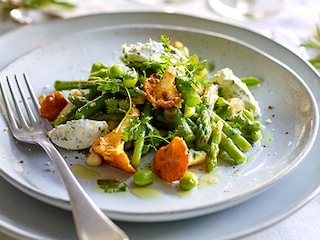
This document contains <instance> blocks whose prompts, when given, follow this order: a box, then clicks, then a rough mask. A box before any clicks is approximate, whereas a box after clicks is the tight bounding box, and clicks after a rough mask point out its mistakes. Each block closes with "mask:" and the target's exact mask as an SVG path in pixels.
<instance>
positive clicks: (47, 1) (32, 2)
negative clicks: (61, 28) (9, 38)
mask: <svg viewBox="0 0 320 240" xmlns="http://www.w3.org/2000/svg"><path fill="white" fill-rule="evenodd" d="M48 6H55V7H59V8H65V9H73V8H75V7H76V5H75V4H73V3H70V2H68V1H60V0H0V12H1V14H2V16H3V18H4V19H6V18H8V17H9V13H10V11H11V10H13V9H16V8H19V9H26V10H27V9H36V10H40V9H41V8H44V7H48Z"/></svg>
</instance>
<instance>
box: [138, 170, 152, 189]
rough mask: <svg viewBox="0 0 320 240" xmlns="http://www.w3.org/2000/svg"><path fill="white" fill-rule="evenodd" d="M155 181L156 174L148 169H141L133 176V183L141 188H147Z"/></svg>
mask: <svg viewBox="0 0 320 240" xmlns="http://www.w3.org/2000/svg"><path fill="white" fill-rule="evenodd" d="M153 180H154V174H153V172H152V171H151V170H148V169H141V170H139V171H137V172H136V173H135V174H134V175H133V182H134V183H135V184H136V185H137V186H141V187H142V186H146V185H148V184H150V183H152V182H153Z"/></svg>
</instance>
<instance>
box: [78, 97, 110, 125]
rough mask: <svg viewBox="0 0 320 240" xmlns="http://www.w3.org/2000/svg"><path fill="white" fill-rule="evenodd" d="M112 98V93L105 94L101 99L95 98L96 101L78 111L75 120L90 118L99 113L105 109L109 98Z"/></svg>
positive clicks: (88, 103)
mask: <svg viewBox="0 0 320 240" xmlns="http://www.w3.org/2000/svg"><path fill="white" fill-rule="evenodd" d="M111 96H112V95H111V94H110V93H104V94H102V95H100V96H99V97H97V98H95V99H94V100H92V101H88V102H87V103H86V104H85V105H83V106H82V107H80V108H79V109H78V110H77V111H76V113H75V118H76V119H80V118H88V117H90V116H92V115H93V114H95V113H97V112H99V111H100V110H102V109H103V108H104V107H105V103H104V101H105V100H106V99H107V98H110V97H111Z"/></svg>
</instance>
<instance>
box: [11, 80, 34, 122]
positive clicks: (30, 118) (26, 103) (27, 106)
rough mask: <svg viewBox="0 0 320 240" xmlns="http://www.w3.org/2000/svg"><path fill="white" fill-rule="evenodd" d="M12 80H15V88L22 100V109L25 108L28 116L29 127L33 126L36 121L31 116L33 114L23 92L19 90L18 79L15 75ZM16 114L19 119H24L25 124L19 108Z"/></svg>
mask: <svg viewBox="0 0 320 240" xmlns="http://www.w3.org/2000/svg"><path fill="white" fill-rule="evenodd" d="M14 78H15V81H16V84H17V88H18V90H19V93H20V96H21V100H22V102H23V105H24V107H25V109H26V112H27V114H28V117H29V120H30V125H31V126H34V124H35V123H36V121H37V120H36V119H35V117H34V115H33V112H32V110H31V108H30V105H29V104H28V100H27V98H26V95H25V93H24V91H23V90H22V88H21V84H20V82H19V79H18V77H17V75H15V76H14ZM16 106H17V105H16ZM18 114H19V115H20V118H23V119H24V120H23V121H24V123H26V120H25V118H24V116H23V114H21V109H20V108H19V112H18Z"/></svg>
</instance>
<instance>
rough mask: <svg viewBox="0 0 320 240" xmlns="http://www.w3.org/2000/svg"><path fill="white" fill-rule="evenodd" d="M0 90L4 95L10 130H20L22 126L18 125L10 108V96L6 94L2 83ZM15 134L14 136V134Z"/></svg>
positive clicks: (0, 83)
mask: <svg viewBox="0 0 320 240" xmlns="http://www.w3.org/2000/svg"><path fill="white" fill-rule="evenodd" d="M7 81H8V79H7ZM0 88H1V94H2V97H3V101H4V105H5V109H6V115H7V118H8V121H7V122H8V124H9V126H10V128H11V129H12V131H14V129H17V128H20V126H19V125H18V123H17V120H16V118H15V116H14V113H13V110H12V109H11V108H10V103H9V100H8V96H7V93H6V91H5V89H4V86H3V82H2V81H0ZM13 134H14V132H13Z"/></svg>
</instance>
